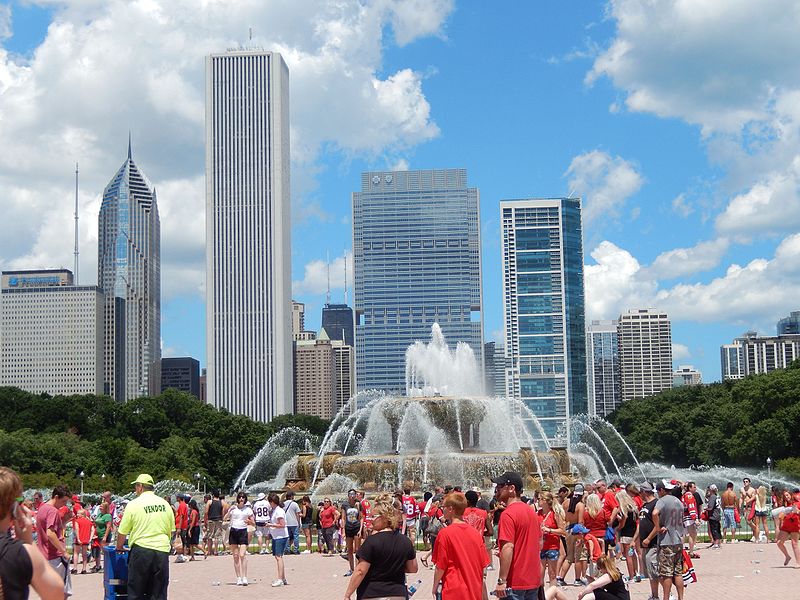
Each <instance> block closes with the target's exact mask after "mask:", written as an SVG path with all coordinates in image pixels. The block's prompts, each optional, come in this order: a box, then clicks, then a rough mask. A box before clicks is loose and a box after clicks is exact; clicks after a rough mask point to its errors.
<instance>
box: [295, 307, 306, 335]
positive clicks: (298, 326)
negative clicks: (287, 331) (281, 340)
mask: <svg viewBox="0 0 800 600" xmlns="http://www.w3.org/2000/svg"><path fill="white" fill-rule="evenodd" d="M305 329H306V305H305V304H303V303H302V302H297V301H296V300H292V339H294V340H298V339H300V334H301V333H302V332H303V331H305Z"/></svg>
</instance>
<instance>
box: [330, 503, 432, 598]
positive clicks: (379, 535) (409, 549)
mask: <svg viewBox="0 0 800 600" xmlns="http://www.w3.org/2000/svg"><path fill="white" fill-rule="evenodd" d="M372 515H373V533H372V535H370V536H369V537H368V538H367V539H366V540H364V543H363V544H362V545H361V548H360V549H359V550H358V554H357V558H358V565H356V569H355V571H354V572H353V576H352V577H351V578H350V581H349V583H348V586H347V590H346V591H345V593H344V599H345V600H351V598H352V595H353V592H354V591H356V590H358V591H357V592H356V598H357V599H358V600H367V599H368V598H392V599H394V598H400V599H404V598H406V597H407V590H406V573H416V572H417V571H418V570H419V565H418V564H417V559H416V553H415V551H414V546H413V545H412V544H411V540H410V539H409V538H408V537H406V536H405V535H403V534H401V533H398V532H397V529H396V528H397V525H398V521H399V519H398V516H397V513H396V511H395V509H394V505H393V502H392V498H391V496H389V495H388V494H384V495H381V496H379V497H378V498H377V499H376V500H375V502H374V504H373V505H372Z"/></svg>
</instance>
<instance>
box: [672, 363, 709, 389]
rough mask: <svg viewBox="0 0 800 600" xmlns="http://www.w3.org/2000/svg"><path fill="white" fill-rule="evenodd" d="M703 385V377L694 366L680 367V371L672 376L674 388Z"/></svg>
mask: <svg viewBox="0 0 800 600" xmlns="http://www.w3.org/2000/svg"><path fill="white" fill-rule="evenodd" d="M701 383H703V375H702V373H700V371H698V370H697V369H695V368H694V366H693V365H680V366H679V367H678V370H677V371H675V372H674V373H673V374H672V387H683V386H685V385H700V384H701Z"/></svg>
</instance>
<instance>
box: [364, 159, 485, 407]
mask: <svg viewBox="0 0 800 600" xmlns="http://www.w3.org/2000/svg"><path fill="white" fill-rule="evenodd" d="M480 247H481V240H480V223H479V194H478V190H477V189H476V188H470V187H468V185H467V172H466V170H465V169H447V170H432V171H380V172H368V173H363V174H362V175H361V191H360V192H355V193H354V194H353V253H354V261H355V313H356V381H357V389H358V390H365V389H381V390H387V391H393V392H405V352H406V348H407V347H408V346H409V345H410V344H412V343H413V342H415V341H417V340H422V341H426V340H428V339H429V338H430V331H431V325H432V324H433V323H439V325H440V326H441V328H442V331H443V332H444V335H445V337H446V339H447V341H448V343H449V344H450V345H451V346H454V345H455V344H456V342H465V343H467V344H469V345H470V347H471V348H472V350H473V351H474V353H475V356H476V357H477V358H478V363H479V365H481V364H482V359H481V356H482V350H483V313H482V297H481V251H480Z"/></svg>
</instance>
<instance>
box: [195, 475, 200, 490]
mask: <svg viewBox="0 0 800 600" xmlns="http://www.w3.org/2000/svg"><path fill="white" fill-rule="evenodd" d="M194 479H195V481H196V482H197V492H198V493H200V473H195V474H194Z"/></svg>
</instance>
